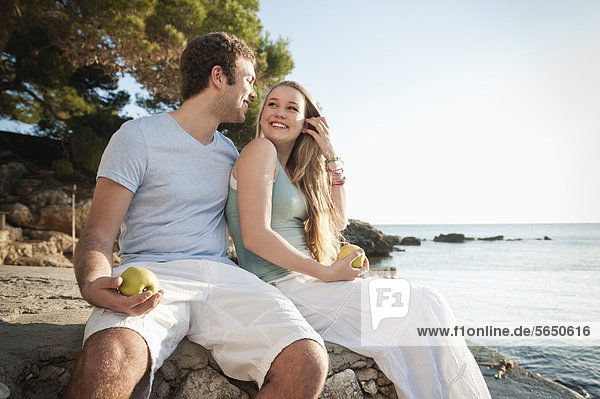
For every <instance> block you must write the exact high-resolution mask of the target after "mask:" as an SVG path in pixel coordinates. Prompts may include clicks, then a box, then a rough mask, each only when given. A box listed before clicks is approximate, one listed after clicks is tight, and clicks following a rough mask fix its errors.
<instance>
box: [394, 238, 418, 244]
mask: <svg viewBox="0 0 600 399" xmlns="http://www.w3.org/2000/svg"><path fill="white" fill-rule="evenodd" d="M399 245H421V240H420V239H418V238H415V237H403V238H402V240H401V241H400V244H399Z"/></svg>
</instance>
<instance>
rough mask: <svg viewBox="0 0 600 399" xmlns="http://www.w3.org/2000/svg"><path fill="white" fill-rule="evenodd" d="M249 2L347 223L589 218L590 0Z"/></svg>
mask: <svg viewBox="0 0 600 399" xmlns="http://www.w3.org/2000/svg"><path fill="white" fill-rule="evenodd" d="M260 4H261V11H260V12H259V17H260V19H261V21H262V24H263V26H264V29H265V30H266V31H269V32H270V33H271V35H272V37H277V36H283V37H287V38H289V40H290V46H289V48H290V50H291V53H292V56H293V58H294V62H295V68H294V71H293V72H292V73H291V74H290V75H289V76H288V78H289V79H293V80H297V81H298V82H300V83H301V84H302V85H304V86H305V87H306V88H307V89H308V90H309V91H310V92H311V93H312V95H313V96H314V97H315V99H316V100H317V101H318V102H319V104H320V105H321V107H322V109H323V113H324V115H325V116H326V117H327V119H328V120H329V122H330V125H331V126H332V134H333V137H334V141H335V143H336V147H337V148H338V152H339V153H340V155H341V156H342V157H343V158H344V160H345V169H346V175H347V177H348V180H347V183H346V187H347V191H348V196H349V204H348V215H349V217H351V218H358V219H362V220H365V221H369V222H371V223H376V224H384V223H391V224H413V223H414V224H419V223H434V224H437V223H543V222H549V223H553V222H600V206H599V204H600V156H599V154H598V153H599V152H600V73H599V72H598V71H600V1H581V0H573V1H564V0H563V1H551V0H535V1H533V0H520V1H506V0H502V1H500V0H498V1H485V2H482V1H451V2H448V1H425V2H415V1H410V2H409V1H314V0H307V1H302V2H300V1H282V0H262V1H261V2H260ZM126 87H132V86H131V85H126ZM130 113H131V114H132V115H134V116H135V115H136V114H137V113H138V112H136V111H135V109H134V108H130ZM0 127H2V126H0Z"/></svg>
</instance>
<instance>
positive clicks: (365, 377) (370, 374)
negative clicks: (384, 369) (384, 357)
mask: <svg viewBox="0 0 600 399" xmlns="http://www.w3.org/2000/svg"><path fill="white" fill-rule="evenodd" d="M355 373H356V379H358V380H359V381H369V380H376V379H377V370H375V369H371V368H368V369H360V370H356V371H355ZM373 395H374V394H373Z"/></svg>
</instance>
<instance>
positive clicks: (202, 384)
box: [173, 367, 249, 399]
mask: <svg viewBox="0 0 600 399" xmlns="http://www.w3.org/2000/svg"><path fill="white" fill-rule="evenodd" d="M173 398H175V399H196V398H205V399H248V398H249V396H248V394H247V393H246V392H243V391H240V389H239V388H238V387H236V386H235V385H233V384H231V383H230V382H229V381H228V380H227V378H225V377H224V376H222V375H221V374H219V373H217V372H216V371H215V370H213V369H212V368H210V367H206V368H203V369H201V370H196V371H192V372H190V373H189V374H188V375H187V376H186V377H185V378H184V380H183V381H182V383H181V385H180V388H179V389H178V390H177V392H176V393H175V396H173Z"/></svg>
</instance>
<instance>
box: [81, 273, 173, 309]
mask: <svg viewBox="0 0 600 399" xmlns="http://www.w3.org/2000/svg"><path fill="white" fill-rule="evenodd" d="M122 282H123V279H122V278H121V277H98V278H97V279H96V280H94V281H92V282H91V283H89V284H87V285H85V286H83V287H82V288H81V294H82V296H83V298H84V299H85V300H86V301H88V302H89V303H91V304H92V305H95V306H98V307H102V308H106V309H110V310H112V311H115V312H120V313H126V314H128V315H130V316H140V315H143V314H146V313H148V312H150V311H151V310H152V309H154V308H155V307H156V306H157V305H158V304H159V303H160V300H161V298H162V296H163V294H164V292H163V290H159V291H158V292H156V293H152V292H151V291H146V292H142V293H141V294H139V295H134V296H129V297H128V296H125V295H122V294H121V293H120V292H119V291H118V290H117V288H119V286H120V285H121V283H122Z"/></svg>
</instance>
